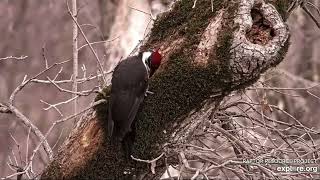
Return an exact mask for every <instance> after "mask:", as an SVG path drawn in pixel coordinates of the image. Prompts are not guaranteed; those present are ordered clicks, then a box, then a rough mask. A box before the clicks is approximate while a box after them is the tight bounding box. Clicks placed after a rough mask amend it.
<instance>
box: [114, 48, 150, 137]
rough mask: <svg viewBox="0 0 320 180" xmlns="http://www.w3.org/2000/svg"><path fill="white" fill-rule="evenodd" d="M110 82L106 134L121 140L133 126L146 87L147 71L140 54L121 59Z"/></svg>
mask: <svg viewBox="0 0 320 180" xmlns="http://www.w3.org/2000/svg"><path fill="white" fill-rule="evenodd" d="M111 83H112V86H111V96H110V102H109V115H108V134H109V136H111V137H112V139H117V140H120V141H123V139H124V138H127V137H126V136H127V135H128V134H130V132H132V128H134V127H132V125H133V124H134V121H135V118H136V115H137V113H138V110H139V107H140V105H141V103H142V102H143V100H144V97H145V93H146V91H147V87H148V72H147V69H146V67H145V65H144V63H143V62H142V55H141V54H139V55H138V56H132V57H129V58H127V59H125V60H123V61H121V62H120V63H119V64H118V66H117V67H116V68H115V70H114V73H113V76H112V80H111ZM133 138H134V137H133Z"/></svg>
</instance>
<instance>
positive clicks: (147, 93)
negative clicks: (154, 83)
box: [144, 91, 154, 97]
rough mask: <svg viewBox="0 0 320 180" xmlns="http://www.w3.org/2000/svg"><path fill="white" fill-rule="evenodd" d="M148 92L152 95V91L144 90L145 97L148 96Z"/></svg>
mask: <svg viewBox="0 0 320 180" xmlns="http://www.w3.org/2000/svg"><path fill="white" fill-rule="evenodd" d="M148 94H151V95H153V94H154V92H152V91H147V92H146V94H145V95H144V96H145V97H147V96H148Z"/></svg>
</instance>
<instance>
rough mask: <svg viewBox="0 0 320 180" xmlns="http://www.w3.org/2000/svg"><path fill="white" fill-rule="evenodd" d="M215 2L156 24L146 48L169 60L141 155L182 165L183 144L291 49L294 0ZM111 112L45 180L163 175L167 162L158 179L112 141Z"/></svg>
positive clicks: (91, 115)
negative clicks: (227, 98) (107, 125)
mask: <svg viewBox="0 0 320 180" xmlns="http://www.w3.org/2000/svg"><path fill="white" fill-rule="evenodd" d="M212 2H213V4H212V6H211V1H209V0H208V1H204V0H203V1H199V2H198V3H197V4H196V6H195V8H192V6H193V4H194V0H183V1H177V2H176V3H175V4H174V5H173V7H172V9H171V10H170V11H168V12H166V13H164V14H162V15H161V16H160V17H159V18H158V19H157V20H156V22H155V23H154V27H153V29H152V31H151V33H150V36H149V38H148V39H147V40H146V41H145V42H144V43H143V46H142V47H141V48H140V49H141V50H146V49H153V48H158V47H160V50H161V52H162V54H164V62H163V63H162V65H161V68H160V70H158V72H157V73H156V74H155V77H154V78H152V80H151V82H150V91H152V92H154V93H155V94H154V95H150V96H148V97H147V98H146V100H145V102H144V105H143V107H142V108H141V110H140V113H139V114H138V117H137V120H138V121H137V137H136V143H135V145H134V152H133V156H135V157H138V158H141V159H153V158H155V157H156V156H158V155H159V154H160V153H161V152H165V154H166V157H167V158H168V160H169V161H170V162H176V161H177V158H176V155H177V151H176V149H177V148H179V144H181V142H183V141H185V140H186V139H187V138H188V137H190V136H192V134H193V131H194V129H195V128H196V127H197V126H198V125H199V124H201V122H202V121H201V120H202V119H204V118H206V117H208V116H210V113H211V112H212V111H214V110H215V107H216V106H217V105H218V104H219V102H220V101H221V100H222V99H223V97H224V96H226V95H227V94H229V93H230V92H231V91H234V90H241V89H243V88H244V87H246V86H248V85H250V84H252V83H254V82H255V81H256V80H257V79H258V78H259V76H260V74H261V73H263V72H265V71H266V70H267V69H269V68H271V67H274V66H276V65H277V64H279V63H280V62H281V60H282V59H283V56H284V54H285V53H286V51H287V48H288V30H287V27H286V25H285V24H284V23H283V19H286V17H285V16H286V15H285V10H286V8H287V7H288V4H289V0H276V1H270V3H271V4H273V5H274V6H273V5H271V4H265V3H263V2H262V1H256V2H255V3H254V1H253V0H241V1H240V0H234V1H230V0H224V1H223V0H219V1H218V0H214V1H212ZM274 7H275V8H274ZM199 57H201V58H199ZM104 94H105V96H106V95H107V94H108V89H106V90H105V91H104ZM99 98H103V95H99V97H97V99H99ZM106 107H107V106H106V105H105V104H104V105H101V106H99V107H97V108H96V109H97V112H94V111H91V112H88V113H87V114H86V115H85V116H83V117H82V119H81V120H80V121H79V122H78V124H77V126H76V127H75V129H74V131H73V132H72V133H71V135H70V137H69V139H68V140H67V141H66V142H65V145H64V146H63V147H62V148H61V149H60V151H59V153H58V154H57V155H56V157H55V160H54V161H53V162H52V163H51V164H50V165H49V167H48V168H47V169H46V170H45V171H44V173H43V174H42V179H61V178H65V179H70V178H79V179H104V178H109V179H127V178H142V177H143V178H146V179H151V178H159V176H161V174H162V173H163V171H164V169H165V166H164V162H163V158H162V159H161V160H159V162H158V166H157V169H156V174H154V175H153V174H152V173H151V172H150V169H149V168H148V167H147V165H146V164H140V163H133V162H131V163H127V162H125V161H124V160H123V155H122V153H121V151H120V148H119V147H114V146H113V145H111V144H110V143H109V141H108V139H107V138H105V137H106V136H105V129H104V127H105V126H104V123H105V121H106V114H107V112H106ZM133 167H134V170H132V168H133ZM125 172H126V173H125Z"/></svg>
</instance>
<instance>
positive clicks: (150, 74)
mask: <svg viewBox="0 0 320 180" xmlns="http://www.w3.org/2000/svg"><path fill="white" fill-rule="evenodd" d="M155 72H156V70H154V69H152V68H151V69H150V73H149V78H151V76H152V75H153V74H154V73H155Z"/></svg>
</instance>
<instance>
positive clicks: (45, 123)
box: [0, 0, 320, 177]
mask: <svg viewBox="0 0 320 180" xmlns="http://www.w3.org/2000/svg"><path fill="white" fill-rule="evenodd" d="M170 2H171V1H170V0H139V1H136V0H90V1H89V0H78V8H79V10H78V21H79V23H80V24H81V27H82V29H83V30H84V32H85V34H86V36H87V37H88V39H89V40H90V42H97V43H96V44H94V48H95V49H96V50H97V52H98V56H99V58H100V59H101V60H103V65H104V67H105V69H106V70H107V71H108V70H111V69H112V68H113V67H114V66H115V65H116V64H117V62H118V61H119V60H120V59H121V58H122V57H126V56H128V55H129V54H130V52H132V51H133V50H134V49H135V47H136V45H137V44H138V43H139V41H140V40H142V39H143V37H144V36H145V35H146V34H147V32H148V29H150V28H151V26H152V20H151V17H150V14H148V13H150V12H151V13H152V15H156V14H158V13H159V12H161V11H164V10H166V9H167V8H168V7H169V5H170ZM311 2H313V3H314V4H315V5H317V7H320V1H318V0H314V1H311ZM198 3H201V1H199V2H198ZM140 10H141V11H140ZM142 11H143V12H142ZM312 11H313V10H312ZM146 12H148V13H146ZM315 14H316V13H315ZM318 18H320V17H318ZM0 22H1V23H0V32H1V37H2V38H1V43H0V58H4V57H9V56H15V57H20V56H28V57H27V58H25V59H23V60H17V59H4V60H0V102H6V101H8V99H9V97H10V94H11V93H12V91H13V90H14V89H15V88H16V87H17V86H18V85H19V84H20V83H21V82H22V80H23V78H24V76H25V75H26V74H27V75H28V76H32V75H33V74H36V73H38V72H40V71H41V70H42V69H43V68H44V67H45V61H44V57H45V58H46V59H47V61H48V63H49V65H50V64H53V63H56V62H60V61H64V60H68V59H71V58H72V19H71V17H70V15H69V14H68V9H67V5H66V1H54V0H45V1H44V0H42V1H41V0H2V1H0ZM288 24H289V27H290V32H291V46H290V49H289V52H288V54H287V57H286V59H285V60H284V62H282V63H281V65H280V66H278V67H276V68H275V69H274V70H272V71H271V72H269V73H267V74H266V76H263V77H262V78H261V81H259V83H260V84H261V82H262V84H264V85H265V84H268V85H270V86H275V87H286V88H292V89H290V90H289V91H288V92H287V91H286V93H278V92H276V91H265V90H263V92H262V93H261V92H260V91H259V92H258V93H256V91H251V92H250V91H249V93H248V94H249V95H250V96H252V97H255V98H258V99H259V98H260V99H267V100H268V101H269V103H270V104H275V105H278V106H279V107H281V108H283V109H285V110H286V111H287V112H289V113H290V114H292V115H293V116H294V117H296V118H297V119H298V120H300V121H301V122H302V123H303V124H305V125H307V126H308V127H315V128H316V129H319V127H320V122H319V118H318V117H320V111H319V110H318V108H319V105H320V98H319V97H318V96H316V95H315V94H320V91H319V88H318V87H314V88H312V89H307V90H306V89H302V90H299V89H295V88H300V87H310V86H315V85H317V83H318V81H319V80H320V79H319V78H320V77H319V76H320V72H319V71H320V69H319V68H320V64H319V63H320V51H319V47H320V30H319V29H318V28H317V26H316V25H315V23H314V22H313V21H312V20H311V18H310V17H309V16H308V15H306V14H305V13H304V12H303V11H302V10H301V9H297V10H296V11H294V13H293V14H291V17H290V18H289V22H288ZM84 44H85V41H84V39H83V38H82V37H81V36H80V35H79V47H81V46H82V45H84ZM84 67H85V68H84ZM97 69H98V68H97V66H96V62H95V60H94V57H93V55H92V53H91V51H90V49H89V48H87V47H83V48H81V49H80V51H79V76H80V77H81V76H83V74H84V73H85V74H86V75H87V76H89V75H90V74H93V75H95V74H96V73H97ZM59 70H60V69H59V68H56V69H55V70H52V71H50V72H49V73H48V74H46V76H49V77H51V78H54V76H55V75H56V74H57V72H58V71H59ZM71 75H72V62H71V61H70V62H69V63H67V64H66V65H65V66H64V68H63V70H62V71H61V73H60V75H59V77H58V79H61V80H63V79H70V77H71ZM46 76H43V77H41V78H40V79H46ZM98 81H99V79H95V80H93V81H90V82H86V83H83V84H80V85H79V89H80V91H81V90H88V89H91V88H92V87H94V86H97V85H98V83H99V82H98ZM259 83H257V84H259ZM257 86H259V85H257ZM62 87H63V88H65V89H71V88H72V83H65V84H63V85H62ZM259 93H261V94H259ZM257 94H258V96H257ZM94 96H95V94H92V95H90V96H85V97H80V99H79V109H83V108H85V107H87V106H88V104H89V103H91V102H92V100H93V98H94ZM70 98H71V95H70V94H68V93H63V92H60V91H59V90H58V89H57V88H55V87H54V86H53V85H52V84H50V83H48V84H40V83H39V84H37V83H33V84H32V85H29V86H27V87H26V88H25V89H24V90H23V91H22V92H21V93H20V94H19V95H18V97H17V101H16V104H17V107H18V108H19V109H20V110H21V111H22V112H23V113H24V114H25V115H26V116H27V117H28V118H30V119H31V120H32V121H33V123H34V124H35V125H36V126H37V127H38V128H39V129H40V130H41V131H42V132H44V133H45V132H46V131H47V129H48V128H49V126H50V125H51V124H52V122H54V121H55V120H57V119H59V118H61V115H59V113H58V112H57V111H56V110H55V109H54V108H51V109H49V110H44V108H47V107H48V105H47V104H45V103H43V101H44V102H48V103H51V104H55V103H59V102H63V101H66V100H68V99H70ZM59 109H60V110H61V111H62V114H63V115H64V117H65V116H68V115H70V114H72V104H71V103H68V104H62V105H60V106H59ZM279 116H281V115H279ZM283 118H284V121H285V117H283ZM288 121H289V120H288ZM72 127H73V121H67V122H64V123H63V124H60V125H58V126H57V127H56V128H55V129H54V131H53V132H52V133H51V135H50V137H49V138H48V142H49V144H50V145H51V146H54V145H55V144H56V145H55V147H54V149H53V150H54V151H55V152H56V151H57V150H58V148H59V146H60V145H61V143H62V142H63V141H64V139H65V138H66V137H67V136H68V133H69V132H70V130H71V129H72ZM0 132H1V133H0V177H3V176H5V175H8V174H10V173H13V172H12V170H11V169H10V168H9V166H8V164H7V163H8V158H9V157H12V156H13V154H16V155H17V154H18V153H19V149H18V148H17V145H16V143H15V142H14V139H15V140H16V141H17V142H18V144H19V148H20V151H21V153H22V157H23V158H25V156H26V155H25V152H26V150H25V149H26V148H27V146H26V136H27V134H28V128H26V127H25V126H24V125H23V124H22V123H21V121H19V120H17V119H15V118H14V117H13V116H12V115H10V114H0ZM12 136H13V137H14V138H12ZM30 138H31V140H30V141H29V142H30V143H29V146H28V148H29V155H30V153H32V152H31V151H32V149H33V148H34V146H35V145H36V144H37V143H38V139H37V137H35V136H34V135H33V134H32V133H31V134H30ZM36 158H37V159H36V160H35V161H36V162H37V163H34V165H33V169H34V170H35V171H38V172H39V171H41V170H42V169H43V167H44V165H46V164H47V163H48V159H47V157H46V155H45V153H44V152H43V150H41V152H40V155H39V156H37V157H36Z"/></svg>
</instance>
